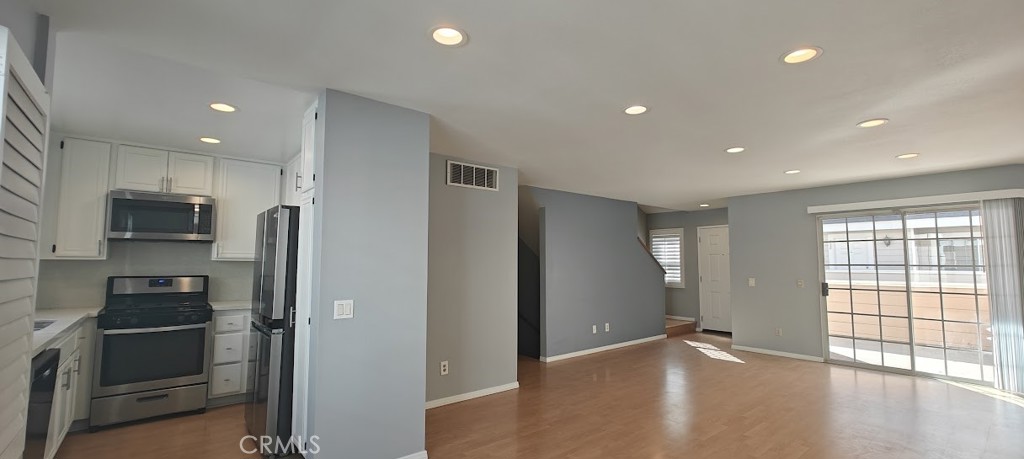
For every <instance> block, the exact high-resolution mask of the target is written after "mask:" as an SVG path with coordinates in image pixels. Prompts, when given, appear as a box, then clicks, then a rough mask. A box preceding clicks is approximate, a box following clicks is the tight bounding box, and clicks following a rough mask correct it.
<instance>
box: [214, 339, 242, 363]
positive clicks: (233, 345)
mask: <svg viewBox="0 0 1024 459" xmlns="http://www.w3.org/2000/svg"><path fill="white" fill-rule="evenodd" d="M243 336H244V335H243V334H241V333H231V334H227V335H216V336H214V337H213V364H214V365H217V364H221V363H233V362H241V361H242V355H243V353H242V341H243V340H242V338H243Z"/></svg>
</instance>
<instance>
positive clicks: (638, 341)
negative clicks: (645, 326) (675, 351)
mask: <svg viewBox="0 0 1024 459" xmlns="http://www.w3.org/2000/svg"><path fill="white" fill-rule="evenodd" d="M665 338H668V335H664V334H662V335H655V336H649V337H647V338H641V339H635V340H633V341H626V342H623V343H615V344H609V345H607V346H601V347H595V348H593V349H584V350H582V351H576V352H570V353H568V354H562V355H554V356H551V357H544V356H541V358H540V361H541V362H544V363H551V362H557V361H559V360H565V359H571V358H573V357H581V356H584V355H590V354H596V353H598V352H604V351H610V350H612V349H619V348H622V347H626V346H633V345H636V344H643V343H648V342H651V341H657V340H659V339H665Z"/></svg>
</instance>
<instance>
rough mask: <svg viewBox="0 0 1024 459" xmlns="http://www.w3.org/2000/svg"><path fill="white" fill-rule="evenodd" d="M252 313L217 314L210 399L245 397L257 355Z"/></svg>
mask: <svg viewBox="0 0 1024 459" xmlns="http://www.w3.org/2000/svg"><path fill="white" fill-rule="evenodd" d="M248 328H249V312H248V311H245V312H243V311H238V310H234V311H216V312H214V313H213V330H214V335H213V361H212V364H211V365H212V366H211V367H210V388H209V389H210V393H209V398H211V399H215V398H218V397H227V396H230V395H240V394H244V393H245V392H246V391H247V390H248V388H249V387H251V386H252V382H250V381H247V379H248V377H247V375H248V374H249V372H248V369H249V368H250V365H251V362H252V359H253V357H254V354H255V353H254V352H253V351H252V350H251V349H250V347H251V346H252V345H253V344H251V343H250V342H249V341H250V340H249V331H248Z"/></svg>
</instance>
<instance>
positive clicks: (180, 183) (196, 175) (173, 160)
mask: <svg viewBox="0 0 1024 459" xmlns="http://www.w3.org/2000/svg"><path fill="white" fill-rule="evenodd" d="M213 159H214V158H213V157H212V156H206V155H195V154H192V153H178V152H174V151H172V152H171V153H170V156H169V157H168V160H167V180H169V182H168V184H169V185H170V187H169V188H170V192H171V193H181V194H194V195H203V196H210V195H212V194H213V164H214V160H213Z"/></svg>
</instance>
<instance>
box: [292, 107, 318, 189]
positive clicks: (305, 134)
mask: <svg viewBox="0 0 1024 459" xmlns="http://www.w3.org/2000/svg"><path fill="white" fill-rule="evenodd" d="M316 109H317V106H316V104H315V103H314V104H313V106H312V107H309V110H307V111H306V115H305V116H304V117H303V118H302V153H300V154H301V156H302V159H301V160H300V161H301V162H302V168H301V170H300V171H299V182H300V187H301V191H300V194H301V193H304V192H306V191H309V190H312V189H313V187H314V186H315V185H316V172H315V171H316V120H317V114H316ZM296 205H297V204H296Z"/></svg>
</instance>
